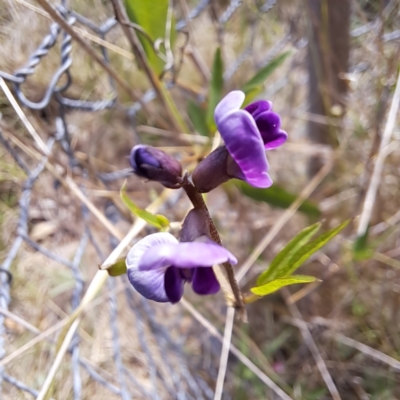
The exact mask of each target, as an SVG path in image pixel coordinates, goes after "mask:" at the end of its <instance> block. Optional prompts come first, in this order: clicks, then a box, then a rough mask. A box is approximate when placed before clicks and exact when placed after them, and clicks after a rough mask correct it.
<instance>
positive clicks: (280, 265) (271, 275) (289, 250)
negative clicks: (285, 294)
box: [257, 222, 321, 286]
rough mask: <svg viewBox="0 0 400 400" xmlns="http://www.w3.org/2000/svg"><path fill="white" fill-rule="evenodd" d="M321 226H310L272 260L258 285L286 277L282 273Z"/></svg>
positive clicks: (260, 277) (318, 224)
mask: <svg viewBox="0 0 400 400" xmlns="http://www.w3.org/2000/svg"><path fill="white" fill-rule="evenodd" d="M320 227H321V224H320V223H319V222H317V223H316V224H314V225H311V226H308V227H307V228H305V229H303V230H302V231H301V232H300V233H299V234H298V235H296V236H295V237H294V238H293V239H292V240H291V241H290V242H289V243H288V244H287V245H286V246H285V247H284V248H283V249H282V250H281V251H280V252H279V253H278V254H277V255H276V256H275V258H274V259H273V260H272V262H271V264H270V265H269V267H268V269H267V270H265V271H264V272H262V273H261V274H260V276H259V277H258V279H257V285H258V286H260V285H263V284H264V283H267V282H269V281H271V280H272V279H275V278H280V277H282V276H284V274H283V273H282V272H283V271H285V270H286V269H287V264H288V262H289V261H290V260H291V259H292V257H293V255H294V254H295V253H296V252H297V251H298V250H299V249H300V248H302V247H303V246H304V245H305V244H307V243H308V241H309V240H310V239H311V238H312V237H313V236H314V235H315V233H316V232H317V231H318V230H319V228H320Z"/></svg>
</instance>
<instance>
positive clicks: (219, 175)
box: [193, 90, 287, 192]
mask: <svg viewBox="0 0 400 400" xmlns="http://www.w3.org/2000/svg"><path fill="white" fill-rule="evenodd" d="M244 99H245V94H244V93H243V92H242V91H240V90H235V91H232V92H230V93H228V94H227V95H226V96H225V97H224V98H223V99H222V100H221V101H220V102H219V103H218V105H217V107H216V108H215V113H214V117H215V122H216V124H217V128H218V131H219V132H220V134H221V136H222V138H223V139H224V142H225V146H223V147H221V148H218V149H216V150H215V151H214V152H213V153H211V154H210V155H209V156H208V157H206V158H205V159H204V160H203V161H201V162H200V163H199V165H198V166H197V167H196V169H195V171H194V172H193V182H194V184H195V186H196V187H197V188H198V190H199V191H200V192H209V191H210V190H212V189H214V188H215V187H217V186H218V185H220V184H221V183H223V182H225V181H226V180H228V179H230V178H238V179H241V180H244V181H246V182H247V183H249V184H250V185H252V186H255V187H260V188H266V187H269V186H271V185H272V180H271V178H270V176H269V175H268V168H269V167H268V161H267V156H266V154H265V151H266V150H271V149H275V148H277V147H279V146H281V145H282V144H283V143H285V141H286V139H287V133H286V132H285V131H283V130H281V129H280V127H281V119H280V117H279V115H278V114H276V113H275V112H273V111H272V103H271V102H270V101H265V100H259V101H256V102H254V103H251V104H249V105H248V106H247V107H245V108H244V109H240V107H241V106H242V104H243V102H244Z"/></svg>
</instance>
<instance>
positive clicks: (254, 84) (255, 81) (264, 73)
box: [243, 51, 290, 94]
mask: <svg viewBox="0 0 400 400" xmlns="http://www.w3.org/2000/svg"><path fill="white" fill-rule="evenodd" d="M289 55H290V51H287V52H285V53H282V54H280V55H279V56H276V57H275V58H273V59H272V60H271V61H270V62H269V63H268V64H267V65H266V66H265V67H263V68H261V69H260V70H259V71H258V72H257V73H256V74H255V75H254V76H253V77H252V78H251V79H250V80H248V81H247V82H246V83H245V84H244V86H243V92H245V93H246V94H247V93H249V92H250V91H251V90H253V89H256V88H258V87H259V86H261V85H262V84H263V83H264V81H265V80H266V79H267V78H268V77H269V76H270V75H271V74H272V73H273V72H274V71H275V70H276V69H277V68H278V67H279V66H280V65H281V64H283V62H284V61H285V60H286V58H287V57H288V56H289Z"/></svg>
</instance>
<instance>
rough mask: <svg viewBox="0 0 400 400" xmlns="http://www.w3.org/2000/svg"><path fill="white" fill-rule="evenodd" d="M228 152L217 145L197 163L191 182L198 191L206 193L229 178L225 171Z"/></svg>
mask: <svg viewBox="0 0 400 400" xmlns="http://www.w3.org/2000/svg"><path fill="white" fill-rule="evenodd" d="M228 156H229V153H228V151H227V150H226V147H225V146H221V147H218V148H217V149H216V150H214V151H213V152H212V153H210V154H209V155H208V156H207V157H206V158H204V159H203V160H202V161H200V163H199V164H198V165H197V167H196V168H195V170H194V171H193V174H192V180H193V184H194V186H195V187H196V189H197V190H198V191H199V192H200V193H207V192H210V191H211V190H213V189H215V188H216V187H217V186H219V185H221V184H222V183H224V182H226V181H227V180H229V179H230V178H231V177H230V176H229V175H228V173H227V164H228Z"/></svg>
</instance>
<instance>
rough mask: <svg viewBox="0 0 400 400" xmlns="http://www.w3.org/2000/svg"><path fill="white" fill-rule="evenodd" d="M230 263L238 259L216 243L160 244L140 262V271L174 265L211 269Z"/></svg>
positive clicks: (150, 250)
mask: <svg viewBox="0 0 400 400" xmlns="http://www.w3.org/2000/svg"><path fill="white" fill-rule="evenodd" d="M226 261H229V262H230V263H231V264H236V263H237V260H236V257H235V256H234V255H233V254H232V253H231V252H229V251H228V250H226V249H225V248H224V247H222V246H219V245H218V244H216V243H204V242H185V243H179V244H159V245H157V246H154V247H152V248H151V249H149V250H148V251H146V253H145V254H144V255H143V257H142V258H141V260H140V267H139V268H140V270H141V271H147V270H152V269H163V268H166V267H169V266H171V265H173V266H174V267H178V268H196V267H210V266H212V265H214V264H221V263H223V262H226Z"/></svg>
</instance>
